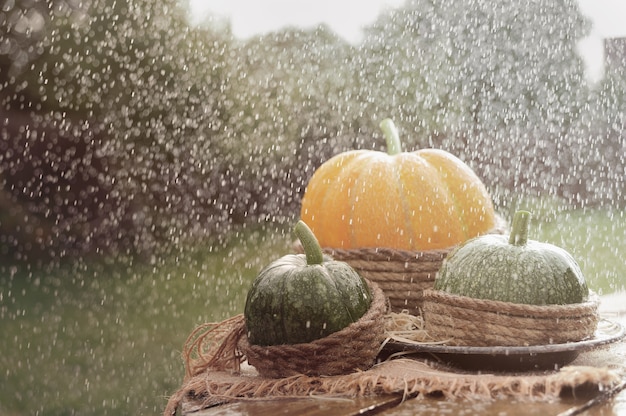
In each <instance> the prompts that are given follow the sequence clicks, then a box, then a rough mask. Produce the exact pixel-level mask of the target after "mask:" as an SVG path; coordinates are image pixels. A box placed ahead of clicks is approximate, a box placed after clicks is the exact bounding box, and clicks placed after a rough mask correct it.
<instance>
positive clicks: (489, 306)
mask: <svg viewBox="0 0 626 416" xmlns="http://www.w3.org/2000/svg"><path fill="white" fill-rule="evenodd" d="M598 304H599V300H598V298H597V296H595V295H592V296H590V299H589V300H588V301H587V302H584V303H576V304H569V305H527V304H517V303H511V302H501V301H496V300H485V299H475V298H471V297H467V296H459V295H453V294H450V293H446V292H442V291H437V290H431V289H429V290H425V291H424V303H423V313H424V322H425V328H426V331H427V332H428V334H429V335H430V336H432V337H433V338H435V339H441V340H443V339H450V341H449V344H452V345H469V346H494V345H502V346H523V345H545V344H560V343H564V342H572V341H580V340H583V339H585V338H589V337H591V336H592V335H593V334H594V332H595V329H596V326H597V323H598V314H597V309H598Z"/></svg>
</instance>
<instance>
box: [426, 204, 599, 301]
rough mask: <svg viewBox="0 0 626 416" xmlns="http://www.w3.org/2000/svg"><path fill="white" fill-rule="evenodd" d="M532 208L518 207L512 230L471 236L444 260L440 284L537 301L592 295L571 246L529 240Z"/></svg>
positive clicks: (462, 291) (476, 294)
mask: <svg viewBox="0 0 626 416" xmlns="http://www.w3.org/2000/svg"><path fill="white" fill-rule="evenodd" d="M529 222H530V213H529V212H527V211H518V212H516V213H515V216H514V218H513V224H512V229H511V234H510V236H509V237H508V238H507V237H506V236H503V235H493V234H488V235H483V236H480V237H476V238H474V239H471V240H468V241H467V242H466V243H464V244H463V245H461V246H459V247H458V248H457V249H455V250H454V251H453V252H452V253H450V255H449V256H448V258H447V259H446V260H445V261H444V263H443V265H442V267H441V269H440V270H439V273H438V274H437V277H436V279H435V284H434V288H435V289H437V290H442V291H445V292H448V293H452V294H457V295H463V296H469V297H473V298H477V299H489V300H500V301H504V302H513V303H523V304H531V305H555V304H556V305H565V304H573V303H581V302H584V301H586V300H587V297H588V295H589V289H588V288H587V284H586V283H585V278H584V276H583V274H582V271H581V270H580V267H579V266H578V264H577V263H576V261H575V260H574V258H573V257H572V256H571V255H570V254H569V253H568V252H567V251H565V250H563V249H562V248H560V247H557V246H555V245H552V244H548V243H542V242H538V241H534V240H528V226H529Z"/></svg>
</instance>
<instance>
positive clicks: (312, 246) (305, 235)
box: [293, 220, 324, 266]
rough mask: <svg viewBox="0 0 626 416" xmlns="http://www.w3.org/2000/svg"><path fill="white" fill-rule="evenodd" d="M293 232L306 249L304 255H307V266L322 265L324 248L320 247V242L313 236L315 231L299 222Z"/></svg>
mask: <svg viewBox="0 0 626 416" xmlns="http://www.w3.org/2000/svg"><path fill="white" fill-rule="evenodd" d="M293 231H294V232H295V233H296V236H297V237H298V240H300V243H301V244H302V248H304V254H306V264H308V265H309V266H311V265H314V264H322V263H323V262H324V253H322V247H320V243H319V241H317V238H316V237H315V234H313V231H311V229H310V228H309V226H308V225H306V223H305V222H304V221H302V220H300V221H298V223H297V224H296V226H295V227H294V229H293Z"/></svg>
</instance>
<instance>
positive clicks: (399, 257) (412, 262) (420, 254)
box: [324, 216, 507, 315]
mask: <svg viewBox="0 0 626 416" xmlns="http://www.w3.org/2000/svg"><path fill="white" fill-rule="evenodd" d="M506 232H507V223H506V222H505V221H504V220H503V219H502V218H501V217H499V216H498V217H497V223H496V226H495V227H494V228H493V229H492V230H490V231H489V234H504V233H506ZM454 248H455V247H449V248H446V249H440V250H429V251H406V250H396V249H392V248H360V249H352V250H343V249H333V248H324V252H325V253H326V254H328V255H330V256H332V257H333V258H334V259H335V260H340V261H345V262H346V263H348V264H349V265H350V266H352V267H353V268H354V269H355V270H356V271H357V272H359V274H360V275H361V276H363V277H364V278H366V279H369V280H371V281H372V282H376V283H377V284H378V285H379V286H380V287H381V289H382V290H383V292H385V295H386V296H387V298H388V299H389V303H390V306H391V311H392V312H401V311H403V310H406V311H408V312H409V313H410V314H412V315H420V309H421V307H422V299H423V292H424V290H426V289H432V287H433V285H434V282H435V276H436V274H437V272H438V271H439V269H440V268H441V264H442V263H443V260H444V259H445V258H446V256H447V255H448V253H450V252H451V251H452V250H453V249H454Z"/></svg>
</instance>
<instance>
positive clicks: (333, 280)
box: [244, 221, 372, 346]
mask: <svg viewBox="0 0 626 416" xmlns="http://www.w3.org/2000/svg"><path fill="white" fill-rule="evenodd" d="M295 232H296V235H297V236H298V238H299V239H300V242H301V243H302V246H303V248H304V252H305V254H290V255H286V256H283V257H282V258H280V259H278V260H276V261H274V262H272V263H271V264H270V265H269V266H267V267H266V268H264V269H263V270H262V271H261V272H260V273H259V275H258V276H257V278H256V279H255V281H254V282H253V284H252V287H251V288H250V290H249V292H248V296H247V299H246V305H245V309H244V318H245V321H246V329H247V331H248V340H249V342H250V343H251V344H255V345H261V346H269V345H283V344H299V343H306V342H311V341H314V340H316V339H320V338H324V337H325V336H327V335H330V334H332V333H333V332H337V331H339V330H341V329H343V328H345V327H347V326H349V325H350V324H351V323H353V322H356V321H357V320H359V319H360V318H361V316H363V315H364V314H365V312H367V311H368V310H369V307H370V304H371V301H372V298H371V294H370V291H369V288H368V286H367V283H366V282H365V281H364V280H363V279H362V278H361V276H359V274H358V273H357V272H356V271H355V270H354V269H353V268H352V267H350V265H348V264H347V263H344V262H341V261H334V260H332V258H330V257H328V256H325V255H323V254H322V249H321V248H320V245H319V243H318V241H317V239H316V238H315V236H314V235H313V232H312V231H311V230H310V229H309V227H308V226H307V225H306V224H305V223H304V222H302V221H299V222H298V224H296V227H295Z"/></svg>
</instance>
